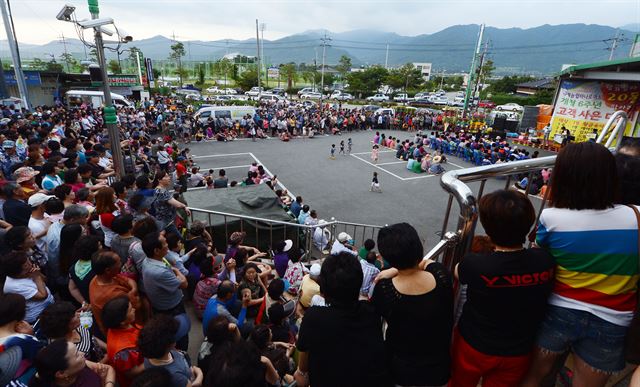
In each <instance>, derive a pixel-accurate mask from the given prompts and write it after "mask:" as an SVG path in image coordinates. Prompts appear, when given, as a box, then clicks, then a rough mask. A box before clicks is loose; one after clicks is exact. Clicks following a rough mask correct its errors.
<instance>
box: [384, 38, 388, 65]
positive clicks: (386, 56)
mask: <svg viewBox="0 0 640 387" xmlns="http://www.w3.org/2000/svg"><path fill="white" fill-rule="evenodd" d="M388 63H389V43H387V53H386V55H385V56H384V68H385V69H388V68H389V67H388V66H387V65H388Z"/></svg>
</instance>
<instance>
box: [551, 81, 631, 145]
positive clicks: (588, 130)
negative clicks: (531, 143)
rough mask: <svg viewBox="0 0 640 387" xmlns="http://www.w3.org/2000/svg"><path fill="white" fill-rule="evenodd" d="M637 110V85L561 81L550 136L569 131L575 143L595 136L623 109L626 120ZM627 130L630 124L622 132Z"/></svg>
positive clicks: (628, 83) (629, 129)
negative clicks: (612, 116)
mask: <svg viewBox="0 0 640 387" xmlns="http://www.w3.org/2000/svg"><path fill="white" fill-rule="evenodd" d="M639 109H640V83H633V82H601V81H582V80H563V81H562V83H561V85H560V93H559V94H558V98H557V100H556V106H555V108H554V110H553V118H552V121H551V133H552V136H553V135H554V134H556V133H560V132H561V131H562V127H563V126H564V127H565V128H567V129H569V130H570V131H571V135H572V136H574V137H575V141H578V142H580V141H586V140H588V139H589V138H591V137H592V136H593V135H592V133H593V131H594V130H596V131H597V132H598V133H599V132H600V131H601V130H602V128H603V127H604V124H605V123H606V122H607V120H608V119H609V118H610V117H611V115H612V114H613V113H614V112H616V111H618V110H624V111H625V112H627V114H628V116H629V117H630V118H632V117H633V115H634V114H635V113H636V112H637V111H638V110H639ZM630 131H631V124H630V123H629V124H628V125H627V128H626V131H625V132H630Z"/></svg>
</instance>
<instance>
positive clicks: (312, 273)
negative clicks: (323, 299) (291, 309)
mask: <svg viewBox="0 0 640 387" xmlns="http://www.w3.org/2000/svg"><path fill="white" fill-rule="evenodd" d="M319 281H320V264H317V263H314V264H313V265H311V268H310V269H309V273H308V274H307V275H305V276H304V277H303V278H302V283H301V284H300V293H299V294H298V297H299V298H298V300H299V304H300V305H301V306H302V309H303V311H304V310H306V309H308V308H309V307H310V306H311V298H313V296H315V295H317V294H320V283H319Z"/></svg>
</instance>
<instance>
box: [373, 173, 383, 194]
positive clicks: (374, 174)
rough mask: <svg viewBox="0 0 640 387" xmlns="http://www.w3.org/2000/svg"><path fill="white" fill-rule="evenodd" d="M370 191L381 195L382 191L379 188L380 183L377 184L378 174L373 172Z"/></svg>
mask: <svg viewBox="0 0 640 387" xmlns="http://www.w3.org/2000/svg"><path fill="white" fill-rule="evenodd" d="M370 191H371V192H379V193H382V189H381V188H380V182H378V172H373V179H371V189H370Z"/></svg>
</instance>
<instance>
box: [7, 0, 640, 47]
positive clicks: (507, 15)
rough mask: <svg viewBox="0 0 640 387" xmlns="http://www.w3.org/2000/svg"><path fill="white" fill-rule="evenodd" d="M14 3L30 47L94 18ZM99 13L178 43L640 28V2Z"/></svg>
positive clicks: (412, 3) (373, 3)
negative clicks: (577, 26)
mask: <svg viewBox="0 0 640 387" xmlns="http://www.w3.org/2000/svg"><path fill="white" fill-rule="evenodd" d="M10 2H11V7H12V11H13V18H14V23H15V26H16V33H17V35H18V40H19V41H20V42H24V43H36V44H41V43H46V42H49V41H52V40H55V39H57V38H58V37H59V36H60V35H61V33H64V35H65V36H66V37H74V38H75V37H76V33H75V30H74V29H73V28H72V26H71V25H70V23H64V22H60V21H58V20H56V18H55V16H56V14H57V13H58V11H59V10H60V9H61V8H62V6H63V5H64V4H71V5H74V6H76V14H77V17H78V19H84V18H89V11H88V6H87V1H86V0H83V1H79V0H66V1H62V0H10ZM100 11H101V12H100V16H101V17H112V18H114V19H115V20H116V22H117V26H118V27H120V28H124V29H126V31H127V32H129V33H130V34H131V35H133V37H134V39H143V38H149V37H152V36H154V35H165V36H171V35H172V34H174V33H175V36H176V39H178V40H196V39H198V40H218V39H227V38H229V39H246V38H250V37H255V19H256V18H258V19H260V22H262V23H265V24H266V30H265V33H264V37H265V39H269V40H272V39H277V38H281V37H283V36H287V35H291V34H294V33H298V32H303V31H305V30H309V29H327V30H329V31H333V32H343V31H349V30H354V29H377V30H382V31H390V32H397V33H399V34H401V35H420V34H429V33H433V32H437V31H439V30H441V29H443V28H446V27H448V26H451V25H456V24H472V23H473V24H480V23H486V24H487V25H489V26H494V27H500V28H506V27H521V28H528V27H535V26H539V25H542V24H565V23H587V24H602V25H609V26H614V27H618V26H622V25H626V24H630V23H636V24H637V23H640V0H595V1H594V0H588V1H577V0H535V1H533V0H491V1H484V0H394V1H386V0H234V1H224V0H101V1H100ZM2 39H6V37H5V34H4V29H2V33H0V40H2Z"/></svg>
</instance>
